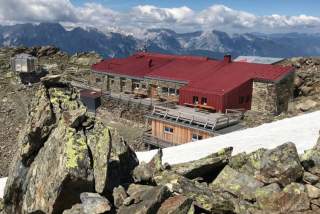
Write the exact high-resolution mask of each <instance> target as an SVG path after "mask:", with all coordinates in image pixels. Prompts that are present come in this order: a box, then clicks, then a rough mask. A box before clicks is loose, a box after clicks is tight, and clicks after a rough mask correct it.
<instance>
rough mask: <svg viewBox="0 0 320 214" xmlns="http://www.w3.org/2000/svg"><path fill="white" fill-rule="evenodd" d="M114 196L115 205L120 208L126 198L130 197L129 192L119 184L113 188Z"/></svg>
mask: <svg viewBox="0 0 320 214" xmlns="http://www.w3.org/2000/svg"><path fill="white" fill-rule="evenodd" d="M112 196H113V203H114V206H115V207H117V208H119V207H120V206H121V205H122V204H123V202H124V200H125V199H126V198H127V197H128V194H127V193H126V190H125V189H124V188H123V186H118V187H116V188H114V189H113V193H112Z"/></svg>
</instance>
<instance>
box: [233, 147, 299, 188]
mask: <svg viewBox="0 0 320 214" xmlns="http://www.w3.org/2000/svg"><path fill="white" fill-rule="evenodd" d="M246 159H247V160H246V163H245V164H244V165H243V166H241V168H238V169H237V170H238V171H240V172H243V173H246V174H248V175H252V176H254V177H255V178H256V179H257V180H259V181H261V182H263V183H265V184H271V183H275V182H277V183H279V184H280V185H282V186H286V185H287V184H290V183H291V182H295V181H297V180H298V179H300V178H301V177H302V176H303V167H302V165H301V164H300V159H299V156H298V153H297V149H296V147H295V145H294V144H293V143H285V144H283V145H280V146H278V147H276V148H274V149H270V150H265V149H260V150H257V151H256V152H253V153H252V154H249V155H248V156H247V158H246Z"/></svg>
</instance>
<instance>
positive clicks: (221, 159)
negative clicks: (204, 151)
mask: <svg viewBox="0 0 320 214" xmlns="http://www.w3.org/2000/svg"><path fill="white" fill-rule="evenodd" d="M231 153H232V148H231V147H230V148H225V149H222V150H221V151H219V152H217V153H214V154H211V155H209V156H207V157H205V158H202V159H200V160H197V161H192V162H188V163H182V164H177V165H174V166H172V170H173V171H175V172H176V173H178V174H180V175H183V176H185V177H187V178H190V179H194V178H198V177H207V176H208V175H209V176H213V175H215V174H218V173H219V172H220V170H221V169H222V168H223V167H224V166H225V165H226V164H228V161H229V159H230V158H231Z"/></svg>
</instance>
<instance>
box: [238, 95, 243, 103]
mask: <svg viewBox="0 0 320 214" xmlns="http://www.w3.org/2000/svg"><path fill="white" fill-rule="evenodd" d="M239 103H240V104H242V103H244V97H243V96H241V97H239Z"/></svg>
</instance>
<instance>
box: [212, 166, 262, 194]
mask: <svg viewBox="0 0 320 214" xmlns="http://www.w3.org/2000/svg"><path fill="white" fill-rule="evenodd" d="M262 186H263V183H262V182H260V181H258V180H256V179H255V178H254V177H251V176H249V175H246V174H243V173H239V172H237V171H236V170H234V169H232V168H231V167H229V166H226V167H225V168H224V169H223V170H222V172H221V173H220V174H219V175H218V177H217V178H216V179H215V180H214V181H213V182H212V184H211V185H210V187H211V188H212V189H213V190H216V191H221V192H224V191H226V192H229V193H232V194H234V195H237V196H238V197H239V198H241V199H246V200H253V199H255V191H256V190H257V189H258V188H259V187H262Z"/></svg>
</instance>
